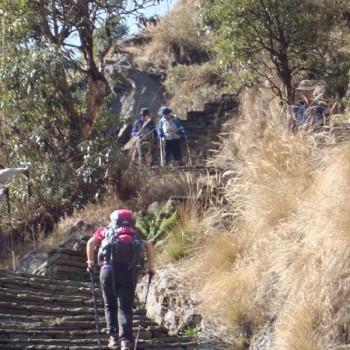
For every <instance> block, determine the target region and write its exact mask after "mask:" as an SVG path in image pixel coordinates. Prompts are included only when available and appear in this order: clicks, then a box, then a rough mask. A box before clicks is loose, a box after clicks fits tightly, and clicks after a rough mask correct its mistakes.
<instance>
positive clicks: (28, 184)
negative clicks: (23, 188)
mask: <svg viewBox="0 0 350 350" xmlns="http://www.w3.org/2000/svg"><path fill="white" fill-rule="evenodd" d="M25 175H26V177H27V191H28V202H27V204H28V205H27V208H28V214H29V204H30V200H31V198H32V191H31V186H30V175H29V171H28V172H27V173H26V174H25ZM29 226H30V230H31V231H32V239H33V248H34V250H35V249H36V244H35V243H36V242H35V230H34V225H33V224H29Z"/></svg>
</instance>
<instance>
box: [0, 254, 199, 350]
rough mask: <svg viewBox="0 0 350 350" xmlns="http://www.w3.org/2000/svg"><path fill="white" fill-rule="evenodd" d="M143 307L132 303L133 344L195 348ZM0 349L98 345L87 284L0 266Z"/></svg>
mask: <svg viewBox="0 0 350 350" xmlns="http://www.w3.org/2000/svg"><path fill="white" fill-rule="evenodd" d="M74 256H76V255H74ZM95 287H96V288H95V292H96V295H97V306H98V314H99V331H100V339H101V349H107V347H106V346H107V343H108V335H107V331H106V329H105V325H106V323H105V318H104V311H103V300H102V293H101V290H100V288H99V283H96V284H95ZM143 306H144V304H143V303H142V302H139V301H137V302H135V309H134V318H133V333H134V336H135V337H136V335H137V334H139V338H138V339H139V342H138V345H137V349H143V350H150V349H158V350H165V349H177V350H191V349H196V348H197V347H198V345H197V343H196V342H195V341H193V339H192V338H190V337H172V336H169V334H168V330H167V329H166V328H165V327H164V326H161V325H159V324H157V323H156V322H154V321H152V320H151V319H149V318H147V317H146V316H145V315H146V310H145V309H144V307H143ZM0 349H4V350H6V349H8V350H12V349H21V350H29V349H31V350H40V349H45V350H85V349H86V350H87V349H89V350H94V349H96V350H97V349H98V350H99V349H100V348H99V345H98V343H97V334H96V319H95V308H94V302H93V298H92V291H91V284H90V283H88V282H78V281H66V280H64V281H60V280H55V279H51V278H48V277H44V276H36V275H30V274H24V273H14V272H10V271H7V270H1V269H0Z"/></svg>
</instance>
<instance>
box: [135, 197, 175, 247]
mask: <svg viewBox="0 0 350 350" xmlns="http://www.w3.org/2000/svg"><path fill="white" fill-rule="evenodd" d="M135 216H136V219H137V226H138V228H139V230H140V231H141V234H142V235H143V237H145V238H146V239H147V240H149V241H150V242H152V243H153V244H154V243H156V242H157V241H159V240H160V239H161V238H162V237H163V235H164V233H165V232H166V231H167V230H168V229H169V228H170V227H171V226H172V225H173V224H174V223H175V221H176V217H177V213H176V210H174V209H173V207H172V202H171V200H169V201H168V202H167V203H166V204H165V205H164V206H163V207H161V206H160V204H159V203H158V202H154V203H152V204H151V205H150V206H149V207H148V209H147V213H146V215H141V214H139V213H135Z"/></svg>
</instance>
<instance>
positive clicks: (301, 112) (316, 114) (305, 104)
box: [289, 80, 330, 129]
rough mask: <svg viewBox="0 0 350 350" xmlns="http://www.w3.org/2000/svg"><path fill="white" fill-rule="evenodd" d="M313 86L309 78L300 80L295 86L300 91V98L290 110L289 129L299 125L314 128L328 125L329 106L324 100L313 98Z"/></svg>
mask: <svg viewBox="0 0 350 350" xmlns="http://www.w3.org/2000/svg"><path fill="white" fill-rule="evenodd" d="M315 88H316V86H315V85H314V83H313V82H312V81H311V80H302V81H301V82H300V84H299V85H298V87H297V88H296V90H297V91H299V93H300V98H299V101H298V102H297V103H296V105H295V106H292V110H290V117H289V125H290V129H295V128H299V127H301V126H303V127H306V128H313V129H315V128H317V127H320V126H328V125H329V113H330V108H329V107H328V105H327V102H326V101H324V100H322V99H314V90H315Z"/></svg>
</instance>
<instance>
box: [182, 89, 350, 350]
mask: <svg viewBox="0 0 350 350" xmlns="http://www.w3.org/2000/svg"><path fill="white" fill-rule="evenodd" d="M252 96H253V98H252ZM247 101H248V102H247ZM242 105H243V106H244V108H243V109H242V116H241V120H240V122H239V123H238V124H236V126H235V129H234V131H233V133H232V135H230V137H229V138H228V139H227V141H226V142H225V145H224V146H223V149H222V152H221V153H220V155H219V157H218V159H216V160H215V161H216V162H223V161H228V160H230V161H235V162H239V163H240V169H241V171H240V172H239V174H237V175H236V177H234V178H232V179H231V180H232V181H229V182H228V183H227V185H226V188H225V191H226V199H227V208H226V210H228V211H230V212H231V213H232V214H233V217H234V218H235V219H234V221H233V222H232V230H231V232H226V233H222V232H217V230H215V227H208V229H207V231H208V232H212V233H213V237H212V239H206V240H203V241H202V246H201V251H200V254H198V255H197V257H196V258H194V259H191V262H190V264H189V266H188V270H189V275H192V276H193V275H194V276H195V277H193V281H194V282H196V281H200V284H199V286H200V288H201V291H202V296H203V304H202V306H203V307H202V311H203V312H204V313H205V314H207V316H208V317H209V318H211V319H213V320H216V321H217V324H218V325H219V324H222V323H224V324H225V327H224V328H225V330H224V331H223V334H224V335H225V336H226V337H227V339H228V340H230V341H231V342H232V343H233V344H235V346H236V347H234V348H239V346H240V345H239V344H242V340H244V338H249V337H251V336H252V334H257V333H258V331H259V330H260V329H261V328H262V327H263V326H264V324H265V323H266V322H267V321H268V320H269V319H270V318H271V319H272V316H274V317H276V321H274V322H273V334H272V337H273V347H272V348H273V349H275V350H277V349H278V350H282V349H283V350H286V349H291V350H307V349H310V350H311V349H312V350H316V349H325V348H326V347H327V346H330V345H331V344H333V343H334V344H346V343H349V340H350V339H349V329H348V325H349V316H348V312H347V310H348V304H349V301H350V289H349V279H350V278H349V276H350V259H349V258H350V249H349V248H350V240H349V235H350V234H349V232H350V210H349V209H350V204H349V203H350V143H344V144H342V145H338V146H334V145H332V144H331V143H332V141H331V138H325V145H323V146H325V147H319V146H318V141H317V140H318V139H319V137H318V136H317V135H313V134H307V133H300V134H298V135H296V136H291V135H290V134H289V133H288V132H287V131H286V127H285V122H284V118H285V117H284V113H283V111H282V109H281V108H280V106H279V104H278V103H276V102H275V101H274V100H272V99H271V100H269V98H268V95H267V94H266V92H264V91H260V92H259V91H254V92H253V94H249V95H247V96H246V97H245V100H244V101H243V104H242ZM327 145H331V146H332V147H326V146H327ZM212 215H213V216H214V217H215V216H216V217H217V214H212ZM212 222H215V220H214V219H213V220H212ZM218 236H219V237H220V239H217V237H218ZM203 281H204V283H203ZM218 329H219V328H218ZM220 330H222V327H220Z"/></svg>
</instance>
